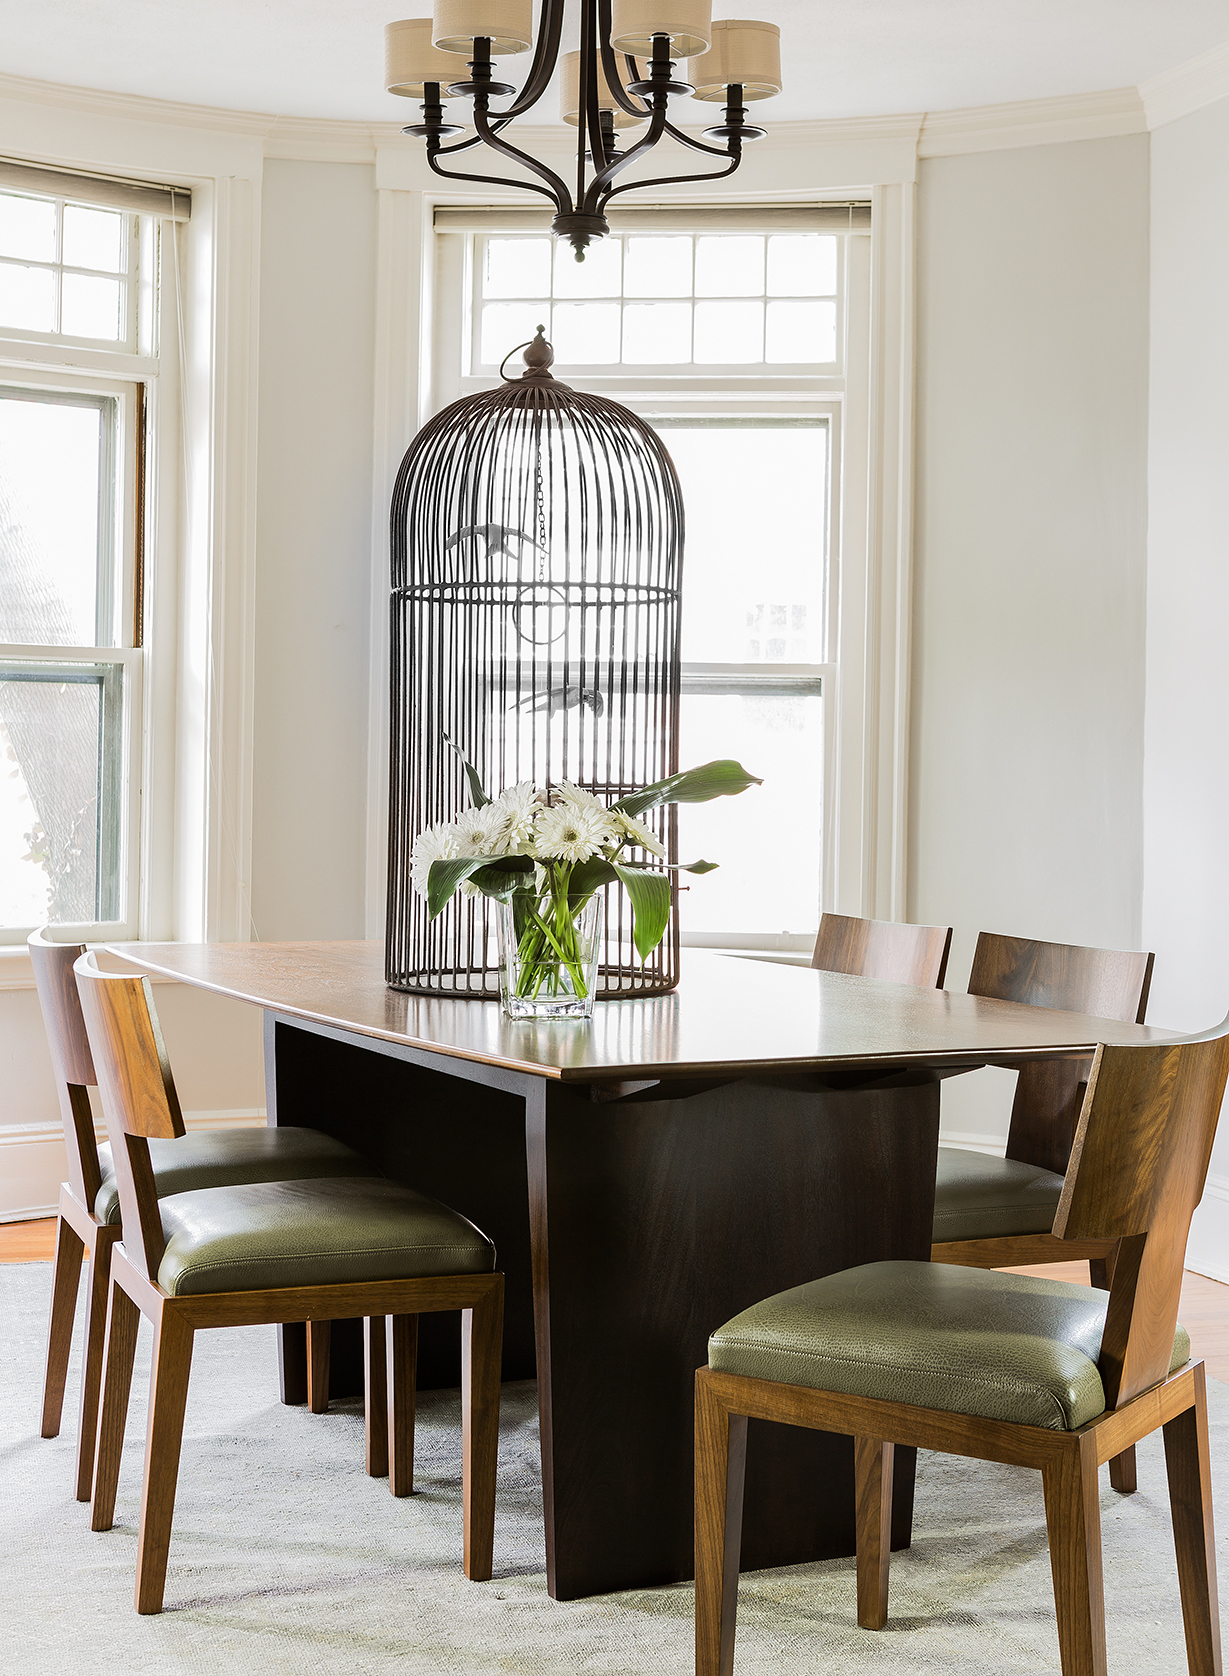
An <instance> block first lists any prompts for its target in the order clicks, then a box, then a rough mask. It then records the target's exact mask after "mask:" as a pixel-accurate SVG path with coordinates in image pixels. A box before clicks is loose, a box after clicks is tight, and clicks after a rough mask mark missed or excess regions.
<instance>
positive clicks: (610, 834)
mask: <svg viewBox="0 0 1229 1676" xmlns="http://www.w3.org/2000/svg"><path fill="white" fill-rule="evenodd" d="M614 838H615V830H614V827H613V826H612V825H611V824H610V819H609V814H608V811H607V810H606V809H605V808H603V807H602V805H601V804H598V805H597V807H596V808H593V809H590V808H584V807H582V806H580V805H578V804H576V803H561V804H560V805H559V806H558V807H557V808H554V809H543V811H542V813H541V814H540V815H539V816H538V821H537V826H536V827H535V829H534V848H535V850H536V851H537V853H538V855H540V856H554V857H558V859H559V860H560V861H570V862H577V861H588V860H589V858H590V856H595V855H597V853H598V852H599V850H602V849H604V848H605V846H606V845H607V844H610V843H612V842H613V841H614Z"/></svg>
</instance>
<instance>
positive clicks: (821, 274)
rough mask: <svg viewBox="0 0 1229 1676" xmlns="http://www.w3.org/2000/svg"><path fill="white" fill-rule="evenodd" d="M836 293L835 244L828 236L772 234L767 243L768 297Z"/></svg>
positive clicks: (820, 234) (830, 294) (821, 295)
mask: <svg viewBox="0 0 1229 1676" xmlns="http://www.w3.org/2000/svg"><path fill="white" fill-rule="evenodd" d="M835 293H836V240H835V239H834V238H833V237H832V235H831V234H830V233H774V234H773V235H772V237H771V238H770V239H769V241H768V295H769V296H770V297H831V296H834V295H835Z"/></svg>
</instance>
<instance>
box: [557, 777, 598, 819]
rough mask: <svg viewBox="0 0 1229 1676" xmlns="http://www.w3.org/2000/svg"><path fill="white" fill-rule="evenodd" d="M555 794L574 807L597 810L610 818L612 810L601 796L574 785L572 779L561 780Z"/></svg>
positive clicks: (561, 800)
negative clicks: (595, 795)
mask: <svg viewBox="0 0 1229 1676" xmlns="http://www.w3.org/2000/svg"><path fill="white" fill-rule="evenodd" d="M555 796H556V797H557V798H558V799H559V800H560V802H562V803H566V804H568V805H569V806H570V807H571V808H573V809H590V810H596V811H597V813H598V814H600V815H603V816H605V818H606V819H607V820H609V818H610V810H609V809H608V808H607V807H606V805H605V804H604V803H603V802H602V800H601V798H600V797H594V795H593V793H592V792H591V791H583V790H582V789H581V787H580V786H576V785H573V784H572V782H571V780H560V782H559V784H558V786H557V787H556V788H555Z"/></svg>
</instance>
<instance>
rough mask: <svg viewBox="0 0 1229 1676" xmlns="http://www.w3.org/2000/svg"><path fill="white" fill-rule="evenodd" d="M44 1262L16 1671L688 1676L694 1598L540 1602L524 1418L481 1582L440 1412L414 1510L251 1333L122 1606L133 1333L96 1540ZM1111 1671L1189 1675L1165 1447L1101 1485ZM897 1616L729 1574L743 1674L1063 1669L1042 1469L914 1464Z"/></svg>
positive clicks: (3, 1283)
mask: <svg viewBox="0 0 1229 1676" xmlns="http://www.w3.org/2000/svg"><path fill="white" fill-rule="evenodd" d="M49 1288H50V1265H49V1264H46V1263H30V1264H14V1265H3V1266H0V1369H2V1370H3V1377H2V1379H0V1647H2V1648H3V1651H4V1654H5V1664H6V1667H7V1668H8V1669H11V1670H14V1671H18V1672H20V1673H21V1676H64V1673H66V1672H67V1673H70V1676H71V1673H74V1672H77V1671H86V1670H88V1671H89V1672H91V1676H112V1673H114V1676H145V1673H150V1676H154V1673H157V1676H180V1673H181V1672H182V1673H188V1672H192V1673H196V1672H202V1673H207V1676H315V1673H320V1676H340V1673H353V1676H384V1673H386V1672H388V1673H392V1672H396V1673H397V1676H441V1673H443V1672H448V1673H450V1676H488V1673H489V1676H505V1673H507V1672H515V1673H522V1672H523V1673H525V1676H579V1673H583V1676H658V1673H666V1672H669V1673H671V1676H686V1673H687V1672H688V1671H690V1670H691V1668H692V1590H691V1587H690V1585H679V1586H677V1587H673V1588H662V1589H644V1590H633V1591H629V1592H627V1593H623V1594H618V1595H608V1596H603V1597H601V1598H598V1599H595V1600H586V1601H574V1602H569V1603H566V1604H561V1603H558V1602H556V1601H552V1600H551V1599H550V1598H549V1596H548V1595H547V1592H546V1581H545V1575H544V1569H543V1568H544V1558H543V1535H542V1502H541V1482H540V1477H539V1471H538V1436H537V1412H536V1400H535V1391H534V1387H533V1386H532V1385H531V1384H521V1385H509V1386H506V1387H505V1388H504V1405H503V1413H504V1419H503V1423H502V1426H501V1442H500V1464H499V1502H498V1513H497V1524H496V1538H495V1542H496V1549H495V1552H496V1575H495V1578H494V1580H493V1581H492V1582H490V1583H487V1584H473V1583H467V1582H466V1581H465V1579H464V1577H463V1576H462V1573H461V1566H460V1551H461V1512H460V1404H459V1401H458V1399H457V1397H456V1395H455V1394H452V1393H427V1394H424V1395H423V1396H422V1397H421V1398H420V1406H419V1423H418V1436H417V1458H416V1468H415V1482H416V1489H415V1494H414V1495H413V1497H411V1498H409V1499H408V1500H404V1501H398V1500H395V1499H394V1498H393V1497H392V1496H390V1495H389V1493H388V1490H387V1487H386V1484H385V1483H384V1482H383V1481H380V1480H375V1479H369V1478H367V1477H366V1476H365V1474H364V1472H363V1470H362V1460H363V1427H362V1415H361V1413H360V1411H359V1409H358V1407H357V1405H347V1406H344V1407H338V1406H337V1405H334V1407H333V1408H332V1409H331V1410H330V1412H329V1413H328V1414H327V1415H312V1414H309V1413H307V1411H306V1410H305V1409H302V1408H285V1407H283V1406H282V1405H281V1403H280V1402H279V1401H278V1397H277V1355H276V1347H275V1343H274V1336H273V1330H272V1329H271V1328H266V1327H252V1328H236V1329H230V1330H228V1331H226V1332H213V1333H200V1334H198V1335H197V1339H196V1351H195V1356H194V1361H193V1373H192V1385H191V1392H190V1396H189V1402H188V1415H187V1423H186V1428H185V1436H184V1446H183V1456H182V1462H181V1467H180V1477H179V1496H178V1501H177V1504H176V1510H175V1528H174V1533H173V1536H172V1540H171V1559H170V1568H169V1572H168V1576H167V1590H166V1609H165V1611H164V1612H163V1613H162V1614H161V1615H160V1616H158V1617H152V1618H139V1617H138V1616H137V1615H136V1613H135V1612H134V1611H133V1607H132V1590H133V1575H134V1563H135V1553H136V1520H137V1513H138V1507H139V1498H140V1488H141V1463H142V1455H143V1427H144V1415H145V1400H146V1390H147V1382H146V1380H147V1374H148V1368H149V1354H150V1338H149V1334H148V1329H147V1328H146V1327H145V1326H144V1324H142V1336H141V1340H140V1344H139V1346H138V1350H137V1375H136V1378H135V1380H134V1382H133V1396H132V1405H131V1409H130V1424H129V1437H130V1443H129V1446H128V1447H127V1448H126V1450H125V1460H124V1467H123V1471H122V1474H121V1478H120V1487H119V1499H118V1502H117V1506H116V1524H115V1528H114V1529H113V1530H112V1531H110V1532H107V1533H102V1534H92V1533H91V1532H90V1530H89V1519H88V1509H87V1508H85V1507H84V1506H82V1505H80V1504H78V1503H77V1502H76V1501H74V1500H73V1499H72V1490H71V1486H72V1480H73V1449H74V1425H75V1417H76V1395H75V1393H76V1380H77V1362H76V1351H75V1352H74V1363H73V1367H72V1369H71V1371H70V1375H69V1397H68V1400H67V1402H66V1404H65V1424H64V1430H63V1432H62V1433H61V1435H60V1437H59V1438H56V1439H54V1440H44V1439H42V1438H40V1437H39V1436H38V1412H39V1397H40V1385H41V1371H42V1355H43V1343H44V1333H45V1330H46V1317H47V1300H48V1294H49ZM1209 1402H1210V1409H1211V1417H1212V1449H1213V1470H1214V1473H1215V1477H1216V1485H1217V1509H1216V1511H1217V1529H1218V1532H1219V1533H1223V1534H1221V1535H1220V1536H1219V1541H1218V1546H1219V1547H1221V1548H1222V1549H1223V1546H1224V1543H1225V1541H1226V1539H1229V1387H1226V1386H1224V1385H1220V1384H1218V1383H1216V1382H1215V1381H1212V1382H1210V1398H1209ZM1102 1482H1103V1488H1102V1497H1101V1503H1102V1518H1103V1530H1104V1546H1105V1573H1106V1608H1107V1618H1108V1638H1109V1669H1110V1672H1111V1673H1112V1676H1144V1673H1147V1676H1155V1673H1160V1676H1170V1673H1172V1676H1178V1673H1179V1672H1182V1671H1184V1670H1185V1669H1186V1660H1185V1653H1184V1647H1183V1637H1182V1620H1181V1612H1180V1607H1179V1601H1178V1584H1177V1572H1176V1567H1175V1562H1174V1553H1173V1543H1172V1539H1171V1535H1170V1526H1169V1516H1168V1500H1167V1493H1166V1485H1165V1464H1164V1455H1163V1451H1162V1447H1161V1440H1160V1436H1159V1434H1157V1435H1156V1436H1155V1437H1153V1438H1150V1439H1148V1440H1147V1441H1146V1442H1145V1443H1143V1444H1142V1445H1141V1446H1140V1449H1139V1490H1138V1492H1137V1494H1135V1495H1134V1496H1131V1497H1128V1498H1120V1497H1118V1496H1116V1495H1115V1494H1114V1492H1113V1491H1112V1490H1111V1489H1110V1488H1109V1484H1108V1478H1107V1475H1106V1473H1105V1472H1104V1470H1103V1473H1102ZM891 1614H892V1615H891V1620H890V1623H889V1627H888V1628H887V1629H886V1630H884V1631H881V1632H880V1633H879V1634H871V1633H868V1632H867V1631H864V1630H859V1629H858V1628H857V1626H856V1623H855V1621H854V1572H853V1562H852V1560H833V1561H828V1562H825V1563H823V1564H818V1565H805V1566H795V1567H791V1568H789V1569H785V1570H779V1571H771V1572H760V1573H757V1574H749V1575H746V1576H744V1577H743V1579H742V1583H741V1587H740V1594H739V1616H738V1646H737V1660H736V1668H737V1671H738V1673H739V1676H768V1673H770V1672H771V1673H772V1676H792V1673H793V1672H797V1673H798V1676H804V1673H805V1676H814V1673H816V1672H823V1673H825V1676H828V1673H839V1676H845V1673H846V1672H849V1673H858V1672H871V1671H874V1672H876V1673H877V1676H878V1673H880V1672H889V1673H894V1672H904V1671H908V1672H911V1673H913V1676H931V1673H934V1676H987V1673H988V1672H993V1673H996V1676H1025V1673H1028V1676H1033V1673H1039V1672H1046V1673H1051V1676H1052V1673H1055V1672H1057V1671H1058V1669H1059V1660H1058V1638H1057V1634H1056V1631H1055V1627H1054V1611H1053V1597H1052V1594H1051V1586H1050V1568H1049V1558H1048V1554H1047V1549H1046V1538H1045V1518H1044V1509H1043V1504H1042V1496H1041V1478H1040V1474H1038V1473H1035V1472H1028V1471H1025V1470H1023V1469H1016V1468H1011V1467H1001V1466H993V1465H987V1464H982V1463H978V1462H972V1461H968V1462H966V1461H959V1460H955V1459H952V1458H950V1457H944V1456H939V1455H929V1454H923V1455H922V1456H921V1458H920V1461H919V1469H918V1487H917V1511H916V1516H915V1522H914V1540H913V1547H912V1548H911V1549H910V1550H909V1551H908V1552H907V1553H902V1554H898V1555H895V1556H893V1562H892V1584H891Z"/></svg>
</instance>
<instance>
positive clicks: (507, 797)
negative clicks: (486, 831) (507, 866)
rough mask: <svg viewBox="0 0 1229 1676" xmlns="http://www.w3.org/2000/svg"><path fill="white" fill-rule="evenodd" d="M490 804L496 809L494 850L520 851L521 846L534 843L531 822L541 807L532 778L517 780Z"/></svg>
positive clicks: (499, 853) (506, 853)
mask: <svg viewBox="0 0 1229 1676" xmlns="http://www.w3.org/2000/svg"><path fill="white" fill-rule="evenodd" d="M491 807H492V809H497V810H498V811H499V832H498V837H497V842H496V848H495V850H494V851H493V853H494V854H496V855H516V854H519V853H523V848H524V846H525V845H528V844H531V843H532V842H533V823H534V821H535V820H536V818H537V815H538V811H539V810H540V809H541V807H542V802H541V799H540V797H539V796H538V789H537V787H536V786H535V785H534V783H533V781H532V780H518V781H517V783H516V785H514V786H509V787H508V788H507V790H506V791H502V792H500V794H499V796H498V797H497V798H496V799H495V802H494V803H493V804H492V805H491Z"/></svg>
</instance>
